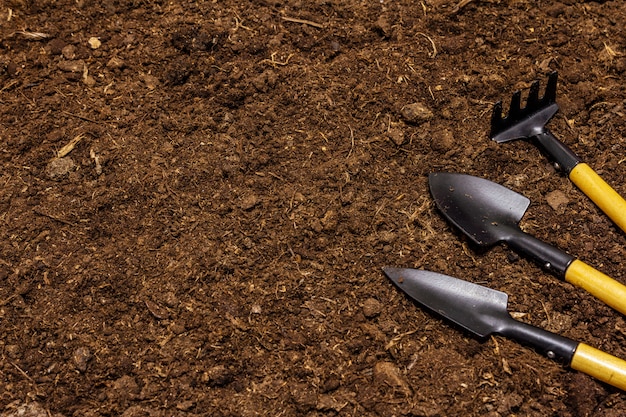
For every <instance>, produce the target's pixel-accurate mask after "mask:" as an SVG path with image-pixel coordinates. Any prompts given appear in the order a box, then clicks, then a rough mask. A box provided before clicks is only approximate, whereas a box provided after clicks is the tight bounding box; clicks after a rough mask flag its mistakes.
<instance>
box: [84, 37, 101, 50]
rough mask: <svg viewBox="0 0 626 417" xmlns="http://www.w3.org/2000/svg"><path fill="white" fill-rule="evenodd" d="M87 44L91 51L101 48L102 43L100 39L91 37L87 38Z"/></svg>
mask: <svg viewBox="0 0 626 417" xmlns="http://www.w3.org/2000/svg"><path fill="white" fill-rule="evenodd" d="M87 43H88V44H89V47H90V48H91V49H98V48H100V47H101V46H102V42H100V39H98V38H96V37H93V36H92V37H91V38H89V40H88V41H87Z"/></svg>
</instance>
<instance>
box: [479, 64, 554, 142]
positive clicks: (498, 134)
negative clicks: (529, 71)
mask: <svg viewBox="0 0 626 417" xmlns="http://www.w3.org/2000/svg"><path fill="white" fill-rule="evenodd" d="M557 77H558V74H557V72H556V71H555V72H553V73H551V74H550V75H549V76H548V82H547V84H546V90H545V92H544V94H543V97H541V98H539V81H535V82H533V83H532V84H531V86H530V91H529V93H528V99H527V101H526V107H524V108H522V107H521V100H522V92H521V91H516V92H515V93H514V94H513V97H512V98H511V107H510V109H509V113H508V114H507V116H506V117H503V116H502V102H501V101H499V102H497V103H496V104H495V105H494V107H493V114H492V116H491V133H490V134H489V136H490V137H491V139H493V140H495V141H496V142H508V141H510V140H515V139H524V138H530V137H532V136H535V135H538V134H541V133H543V132H544V131H545V125H546V123H548V121H549V120H550V119H551V118H552V116H554V114H555V113H556V112H557V111H558V110H559V106H558V104H556V81H557Z"/></svg>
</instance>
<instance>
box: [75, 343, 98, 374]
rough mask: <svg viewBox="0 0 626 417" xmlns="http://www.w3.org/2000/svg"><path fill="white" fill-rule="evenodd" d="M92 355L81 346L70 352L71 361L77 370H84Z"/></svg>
mask: <svg viewBox="0 0 626 417" xmlns="http://www.w3.org/2000/svg"><path fill="white" fill-rule="evenodd" d="M92 356H93V355H92V354H91V352H90V351H89V349H88V348H86V347H84V346H81V347H79V348H77V349H76V350H75V351H74V352H73V353H72V363H73V364H74V367H75V368H76V369H77V370H78V371H80V372H85V371H86V370H87V363H88V362H89V361H90V360H91V357H92Z"/></svg>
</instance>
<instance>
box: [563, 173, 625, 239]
mask: <svg viewBox="0 0 626 417" xmlns="http://www.w3.org/2000/svg"><path fill="white" fill-rule="evenodd" d="M569 178H570V179H571V180H572V182H573V183H574V184H576V186H577V187H578V188H580V189H581V191H582V192H583V193H585V194H586V195H587V196H588V197H589V198H590V199H591V201H593V202H594V203H595V204H596V205H597V206H598V207H600V210H602V211H603V212H604V213H605V214H606V215H607V216H609V218H610V219H611V220H613V222H615V224H616V225H617V226H618V227H619V228H620V229H622V230H623V231H624V232H626V200H624V199H623V198H622V196H620V195H619V194H618V193H617V191H615V190H614V189H613V188H611V186H610V185H609V184H607V183H606V182H605V181H604V180H603V179H602V178H600V176H599V175H598V174H596V172H595V171H594V170H593V169H591V168H590V167H589V165H587V164H585V163H584V162H581V163H579V164H578V165H576V166H575V167H574V168H573V169H572V170H571V171H570V173H569Z"/></svg>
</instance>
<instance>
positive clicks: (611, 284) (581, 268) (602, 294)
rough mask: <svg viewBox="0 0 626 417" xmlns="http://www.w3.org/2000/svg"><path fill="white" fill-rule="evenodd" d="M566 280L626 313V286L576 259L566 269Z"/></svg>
mask: <svg viewBox="0 0 626 417" xmlns="http://www.w3.org/2000/svg"><path fill="white" fill-rule="evenodd" d="M565 281H567V282H569V283H571V284H572V285H575V286H577V287H579V288H582V289H584V290H585V291H587V292H588V293H589V294H591V295H593V296H594V297H596V298H597V299H599V300H602V301H603V302H604V303H605V304H607V305H608V306H611V307H613V308H614V309H615V310H617V311H619V312H620V313H622V314H625V315H626V286H624V285H623V284H621V283H619V282H617V281H615V280H614V279H613V278H611V277H609V276H608V275H605V274H603V273H602V272H600V271H598V270H597V269H595V268H593V267H591V266H589V265H587V264H586V263H584V262H583V261H580V260H578V259H575V260H574V261H573V262H572V263H571V264H570V265H569V267H568V268H567V270H566V271H565Z"/></svg>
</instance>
